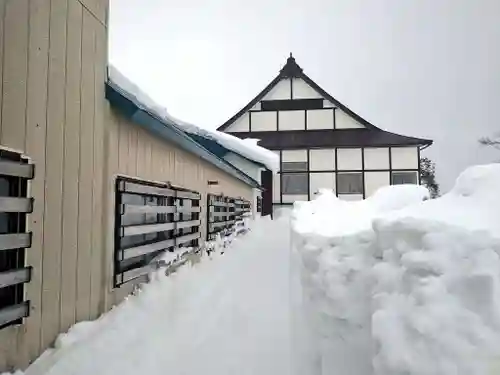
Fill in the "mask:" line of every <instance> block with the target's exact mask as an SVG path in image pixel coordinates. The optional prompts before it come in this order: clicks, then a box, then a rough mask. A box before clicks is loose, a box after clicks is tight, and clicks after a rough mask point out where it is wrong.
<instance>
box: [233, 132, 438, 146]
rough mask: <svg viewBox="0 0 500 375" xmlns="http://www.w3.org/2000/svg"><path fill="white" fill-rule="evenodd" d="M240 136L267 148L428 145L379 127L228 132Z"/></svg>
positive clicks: (425, 140) (429, 141) (424, 140)
mask: <svg viewBox="0 0 500 375" xmlns="http://www.w3.org/2000/svg"><path fill="white" fill-rule="evenodd" d="M229 134H231V135H233V136H236V137H239V138H242V139H244V138H249V137H252V138H256V139H259V140H260V142H259V146H262V147H265V148H267V149H270V150H285V149H300V148H335V147H391V146H393V147H396V146H417V147H420V146H430V145H431V144H432V141H431V140H429V139H422V138H413V137H406V136H403V135H399V134H395V133H390V132H386V131H383V130H380V129H335V130H333V129H325V130H289V131H272V132H251V133H249V132H245V133H229Z"/></svg>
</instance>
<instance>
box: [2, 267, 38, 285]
mask: <svg viewBox="0 0 500 375" xmlns="http://www.w3.org/2000/svg"><path fill="white" fill-rule="evenodd" d="M30 279H31V268H30V267H26V268H20V269H16V270H10V271H5V272H0V288H5V287H6V286H11V285H16V284H22V283H26V282H29V281H30Z"/></svg>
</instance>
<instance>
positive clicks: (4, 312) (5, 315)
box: [0, 302, 29, 325]
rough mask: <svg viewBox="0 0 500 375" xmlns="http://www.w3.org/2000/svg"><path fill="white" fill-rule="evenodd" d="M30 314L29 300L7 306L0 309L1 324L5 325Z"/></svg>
mask: <svg viewBox="0 0 500 375" xmlns="http://www.w3.org/2000/svg"><path fill="white" fill-rule="evenodd" d="M28 315H29V302H23V303H20V304H18V305H14V306H9V307H5V308H3V309H1V310H0V325H4V324H7V323H10V322H13V321H16V320H18V319H21V318H25V317H27V316H28Z"/></svg>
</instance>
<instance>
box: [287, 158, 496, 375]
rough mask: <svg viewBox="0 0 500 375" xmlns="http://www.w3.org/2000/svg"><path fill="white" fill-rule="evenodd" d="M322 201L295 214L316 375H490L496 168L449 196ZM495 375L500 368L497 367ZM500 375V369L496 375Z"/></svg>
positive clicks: (409, 192) (474, 173) (468, 177)
mask: <svg viewBox="0 0 500 375" xmlns="http://www.w3.org/2000/svg"><path fill="white" fill-rule="evenodd" d="M422 198H424V195H423V194H422V190H421V188H419V187H415V186H394V187H388V188H385V189H383V190H381V191H379V192H378V194H377V195H375V196H374V197H373V198H371V199H367V200H366V201H362V202H355V203H353V202H342V201H339V200H338V199H337V198H336V197H335V196H333V195H332V194H328V193H327V192H325V193H324V194H323V195H321V196H320V197H319V198H318V199H317V200H316V201H313V202H310V203H302V204H300V205H298V206H297V208H296V210H295V212H294V219H293V228H294V245H295V248H296V251H297V254H298V257H299V259H300V262H301V266H300V267H298V269H299V270H300V272H301V279H302V285H303V286H304V294H305V298H306V303H305V307H304V314H305V315H306V317H307V321H308V322H310V325H309V331H308V332H309V336H310V340H309V344H310V345H312V346H314V350H312V351H311V352H310V353H309V355H310V361H311V362H310V363H311V366H310V368H309V369H308V370H306V372H305V373H308V374H311V375H326V374H339V375H340V374H349V375H371V374H374V375H403V374H405V375H406V374H408V375H409V374H411V375H448V374H449V375H452V374H453V375H456V374H460V375H462V374H463V375H485V374H490V373H492V372H491V371H492V369H491V367H492V365H493V363H494V362H497V359H498V355H499V354H500V257H499V254H500V164H495V165H485V166H476V167H472V168H469V169H468V170H466V171H465V172H464V173H463V174H462V175H461V176H460V177H459V179H458V180H457V183H456V186H455V188H454V189H453V190H452V191H451V192H450V193H448V194H446V195H445V196H443V197H441V198H439V199H435V200H426V201H423V199H422ZM497 371H498V370H497ZM494 373H498V372H494Z"/></svg>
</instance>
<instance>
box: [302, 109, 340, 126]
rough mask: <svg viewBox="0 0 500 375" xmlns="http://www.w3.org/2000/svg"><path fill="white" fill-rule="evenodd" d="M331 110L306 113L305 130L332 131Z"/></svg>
mask: <svg viewBox="0 0 500 375" xmlns="http://www.w3.org/2000/svg"><path fill="white" fill-rule="evenodd" d="M333 111H334V110H333V109H331V108H330V109H311V110H309V111H307V129H308V130H309V129H333Z"/></svg>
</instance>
